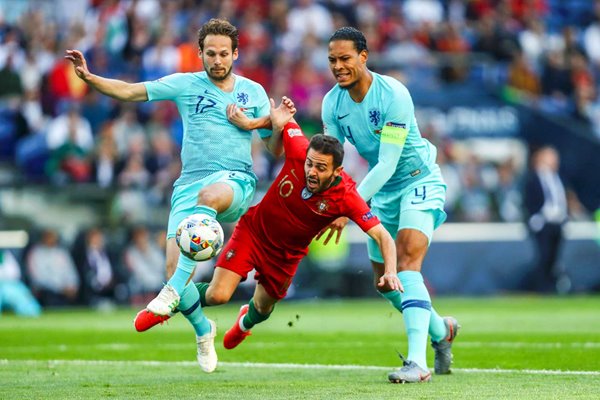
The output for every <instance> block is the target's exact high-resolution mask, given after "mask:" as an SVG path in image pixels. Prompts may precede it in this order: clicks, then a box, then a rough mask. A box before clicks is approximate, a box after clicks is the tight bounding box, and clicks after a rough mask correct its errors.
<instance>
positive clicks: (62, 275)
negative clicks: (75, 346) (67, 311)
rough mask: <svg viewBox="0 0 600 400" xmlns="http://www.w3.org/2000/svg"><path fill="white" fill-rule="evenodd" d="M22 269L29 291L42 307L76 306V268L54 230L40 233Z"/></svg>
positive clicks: (77, 285)
mask: <svg viewBox="0 0 600 400" xmlns="http://www.w3.org/2000/svg"><path fill="white" fill-rule="evenodd" d="M26 267H27V275H28V278H29V281H30V285H31V289H32V291H33V293H34V294H35V296H36V298H37V299H38V300H39V301H40V303H42V305H43V306H45V307H48V306H50V307H52V306H66V305H74V304H75V303H76V301H77V293H78V292H79V283H80V282H79V275H78V273H77V268H76V267H75V263H74V262H73V259H72V258H71V254H69V252H68V250H67V249H66V248H65V247H64V246H63V245H61V244H60V243H59V237H58V233H57V232H56V231H55V230H54V229H47V230H45V231H44V232H42V235H41V240H40V242H39V243H36V244H34V245H33V247H32V248H31V250H30V252H29V254H28V255H27V258H26Z"/></svg>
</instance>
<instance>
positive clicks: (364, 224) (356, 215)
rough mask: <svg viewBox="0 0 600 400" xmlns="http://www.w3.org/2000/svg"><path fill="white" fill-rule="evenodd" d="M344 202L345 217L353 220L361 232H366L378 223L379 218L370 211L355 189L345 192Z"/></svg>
mask: <svg viewBox="0 0 600 400" xmlns="http://www.w3.org/2000/svg"><path fill="white" fill-rule="evenodd" d="M345 203H346V207H347V208H346V212H345V215H346V217H348V218H350V219H351V220H352V221H354V222H355V223H356V224H357V225H358V226H359V227H360V229H362V230H363V232H367V231H368V230H369V229H371V228H372V227H374V226H375V225H378V224H379V223H380V221H379V218H377V217H376V216H375V214H373V213H372V212H371V209H370V208H369V206H368V205H367V203H366V202H365V201H364V200H363V198H362V197H361V196H360V194H358V191H356V190H355V189H353V190H351V191H349V192H348V193H347V194H346V199H345Z"/></svg>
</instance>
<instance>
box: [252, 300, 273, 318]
mask: <svg viewBox="0 0 600 400" xmlns="http://www.w3.org/2000/svg"><path fill="white" fill-rule="evenodd" d="M254 308H256V311H258V313H259V314H262V315H269V314H270V313H271V312H272V311H273V309H274V308H275V304H260V303H257V302H256V301H255V302H254Z"/></svg>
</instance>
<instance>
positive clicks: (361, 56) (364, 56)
mask: <svg viewBox="0 0 600 400" xmlns="http://www.w3.org/2000/svg"><path fill="white" fill-rule="evenodd" d="M358 58H359V59H360V62H361V63H363V64H366V63H367V60H368V59H369V52H368V51H367V50H363V51H361V52H360V54H359V55H358Z"/></svg>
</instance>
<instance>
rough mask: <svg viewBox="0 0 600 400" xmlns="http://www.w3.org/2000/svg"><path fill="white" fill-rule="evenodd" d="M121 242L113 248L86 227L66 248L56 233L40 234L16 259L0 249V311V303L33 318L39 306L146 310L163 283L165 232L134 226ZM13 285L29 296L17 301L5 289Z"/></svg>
mask: <svg viewBox="0 0 600 400" xmlns="http://www.w3.org/2000/svg"><path fill="white" fill-rule="evenodd" d="M126 236H127V237H125V238H123V239H122V240H119V241H118V242H114V239H116V237H115V236H114V235H109V234H108V232H107V231H106V230H104V229H102V228H100V227H91V228H89V229H85V230H83V231H81V232H80V234H79V235H78V236H77V237H76V238H75V240H74V241H73V242H72V243H71V245H69V244H67V242H66V241H65V240H63V238H61V235H60V233H59V232H58V231H57V230H54V229H45V230H43V231H40V232H39V233H38V235H35V236H34V237H33V238H32V239H33V240H32V241H31V243H30V245H29V246H28V247H26V248H25V250H24V251H23V252H21V254H13V253H12V252H10V251H8V250H2V249H0V285H1V286H2V289H3V290H0V311H1V310H2V303H3V302H2V299H4V307H5V308H13V309H14V311H15V312H16V313H18V314H24V315H36V314H38V313H39V305H41V306H43V307H61V306H74V305H86V306H94V307H99V308H102V307H111V306H113V305H116V304H132V305H135V306H142V305H145V304H146V303H148V302H149V301H150V300H151V299H152V298H154V296H156V294H157V293H158V292H159V291H160V289H161V288H162V286H163V282H164V280H165V278H164V274H165V272H164V271H165V267H164V265H165V242H166V238H165V232H164V231H163V230H151V229H149V228H147V227H145V226H134V227H132V228H131V229H129V230H128V232H127V234H126ZM8 271H10V272H11V273H10V274H9V273H8ZM23 282H24V283H25V284H26V286H24V285H23V284H22V283H23ZM17 285H18V287H19V290H20V291H21V292H22V293H26V292H27V291H28V289H27V288H29V289H30V293H31V294H30V295H19V296H16V295H15V294H14V293H16V292H17V289H12V290H9V289H11V288H13V286H15V287H16V286H17ZM36 303H37V304H38V306H37V307H36V306H29V307H28V308H27V307H26V305H27V304H36ZM19 307H20V308H19Z"/></svg>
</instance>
